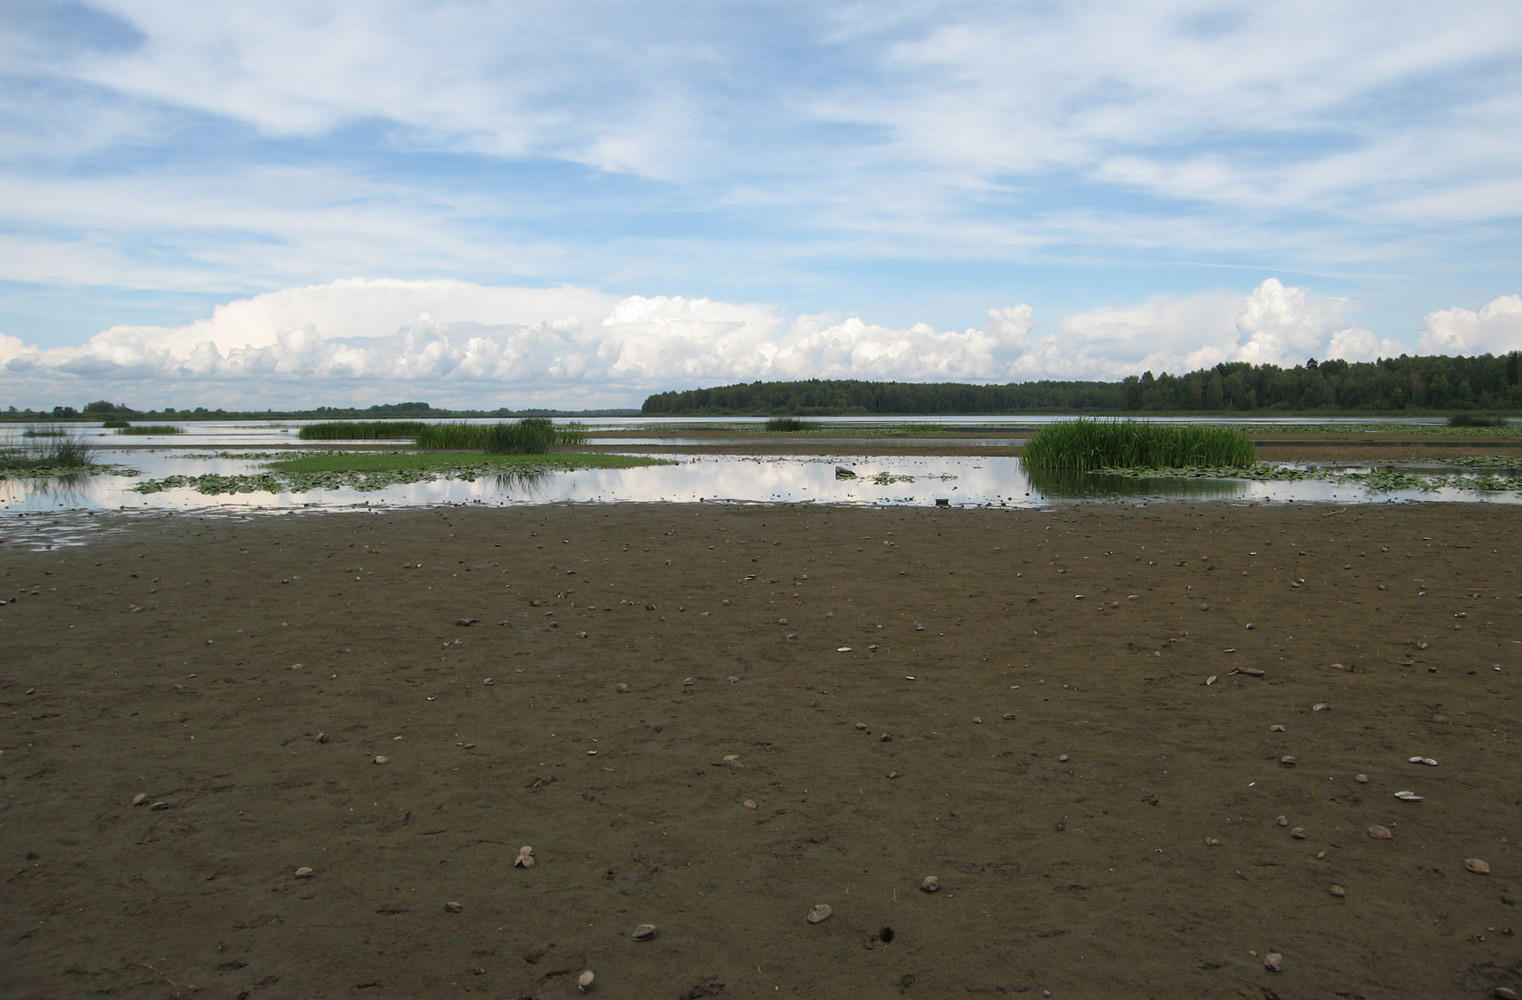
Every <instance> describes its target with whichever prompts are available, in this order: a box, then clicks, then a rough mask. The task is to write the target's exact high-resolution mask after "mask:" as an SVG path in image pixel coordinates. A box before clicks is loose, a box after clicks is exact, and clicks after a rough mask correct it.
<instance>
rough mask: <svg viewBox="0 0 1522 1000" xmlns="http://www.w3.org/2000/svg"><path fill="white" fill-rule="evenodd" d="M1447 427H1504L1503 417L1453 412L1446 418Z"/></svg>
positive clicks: (1504, 420) (1504, 419)
mask: <svg viewBox="0 0 1522 1000" xmlns="http://www.w3.org/2000/svg"><path fill="white" fill-rule="evenodd" d="M1448 426H1449V427H1505V426H1506V418H1505V417H1487V416H1482V415H1480V414H1478V413H1455V414H1453V415H1452V416H1451V417H1449V418H1448Z"/></svg>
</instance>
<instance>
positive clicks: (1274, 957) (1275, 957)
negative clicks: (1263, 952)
mask: <svg viewBox="0 0 1522 1000" xmlns="http://www.w3.org/2000/svg"><path fill="white" fill-rule="evenodd" d="M1263 968H1265V969H1267V970H1268V971H1269V972H1283V971H1284V956H1283V955H1281V954H1279V953H1278V952H1277V951H1271V952H1269V953H1268V956H1267V957H1266V958H1264V959H1263Z"/></svg>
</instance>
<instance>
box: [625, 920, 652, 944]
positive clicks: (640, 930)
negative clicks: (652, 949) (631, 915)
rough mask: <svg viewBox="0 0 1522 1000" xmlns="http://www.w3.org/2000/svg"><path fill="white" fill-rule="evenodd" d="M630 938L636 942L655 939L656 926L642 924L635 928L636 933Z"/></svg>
mask: <svg viewBox="0 0 1522 1000" xmlns="http://www.w3.org/2000/svg"><path fill="white" fill-rule="evenodd" d="M629 936H630V937H632V938H633V939H634V940H636V941H649V940H650V939H651V938H653V937H655V925H654V924H640V925H639V926H638V927H636V928H634V933H633V934H630V935H629Z"/></svg>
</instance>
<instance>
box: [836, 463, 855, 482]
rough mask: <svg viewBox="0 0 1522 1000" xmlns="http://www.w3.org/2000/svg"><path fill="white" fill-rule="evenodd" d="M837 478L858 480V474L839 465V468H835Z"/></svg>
mask: <svg viewBox="0 0 1522 1000" xmlns="http://www.w3.org/2000/svg"><path fill="white" fill-rule="evenodd" d="M835 478H836V479H855V478H856V473H854V472H852V471H851V470H850V469H848V468H846V467H845V466H843V465H837V466H835Z"/></svg>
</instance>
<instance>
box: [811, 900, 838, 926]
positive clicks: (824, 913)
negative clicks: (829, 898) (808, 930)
mask: <svg viewBox="0 0 1522 1000" xmlns="http://www.w3.org/2000/svg"><path fill="white" fill-rule="evenodd" d="M834 912H835V911H834V910H832V909H830V904H829V903H815V904H814V905H813V906H811V907H809V916H808V920H809V923H811V924H817V923H820V922H821V921H824V920H828V919H829V918H830V914H831V913H834Z"/></svg>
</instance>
